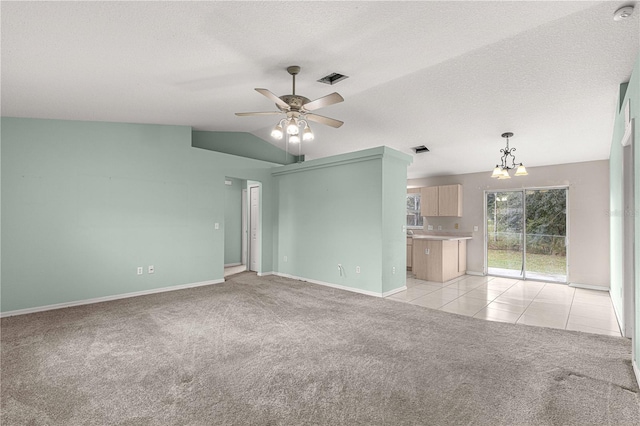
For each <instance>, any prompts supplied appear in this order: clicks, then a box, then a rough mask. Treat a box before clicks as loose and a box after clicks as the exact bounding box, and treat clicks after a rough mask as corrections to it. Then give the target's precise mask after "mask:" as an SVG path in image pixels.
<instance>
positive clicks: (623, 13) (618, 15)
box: [613, 6, 633, 21]
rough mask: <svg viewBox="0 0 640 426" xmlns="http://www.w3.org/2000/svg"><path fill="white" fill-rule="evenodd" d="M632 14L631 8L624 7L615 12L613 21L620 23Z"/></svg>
mask: <svg viewBox="0 0 640 426" xmlns="http://www.w3.org/2000/svg"><path fill="white" fill-rule="evenodd" d="M632 14H633V6H625V7H621V8H620V9H618V10H616V11H615V12H614V14H613V20H614V21H622V20H624V19H627V18H628V17H629V16H631V15H632Z"/></svg>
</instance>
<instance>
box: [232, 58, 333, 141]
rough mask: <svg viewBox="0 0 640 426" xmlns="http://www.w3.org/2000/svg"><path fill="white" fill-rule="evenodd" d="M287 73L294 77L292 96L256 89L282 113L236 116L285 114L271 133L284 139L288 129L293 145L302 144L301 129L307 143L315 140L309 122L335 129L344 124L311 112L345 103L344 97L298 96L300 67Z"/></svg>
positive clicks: (245, 113) (250, 113)
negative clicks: (297, 84) (277, 94)
mask: <svg viewBox="0 0 640 426" xmlns="http://www.w3.org/2000/svg"><path fill="white" fill-rule="evenodd" d="M287 72H288V73H289V74H291V76H292V77H293V90H292V94H291V95H283V96H280V97H278V96H276V95H275V94H273V93H272V92H270V91H269V90H267V89H256V91H257V92H258V93H260V94H261V95H263V96H265V97H267V98H269V99H271V100H272V101H273V102H275V103H276V106H277V107H278V109H279V110H280V111H266V112H236V115H237V116H241V117H243V116H252V115H281V114H284V115H285V118H283V119H281V120H280V121H279V122H278V124H277V125H276V127H275V128H274V129H273V130H272V131H271V136H273V137H274V138H275V139H282V137H283V136H284V129H285V128H286V132H287V134H288V135H289V142H292V143H297V142H300V136H299V133H300V130H299V129H300V127H303V129H304V130H303V132H302V139H303V140H305V141H309V140H313V132H311V128H310V127H309V123H308V122H307V121H315V122H316V123H320V124H325V125H327V126H331V127H335V128H338V127H340V126H342V125H343V124H344V122H342V121H340V120H336V119H333V118H329V117H324V116H322V115H318V114H313V113H312V112H311V111H315V110H317V109H319V108H322V107H326V106H329V105H333V104H337V103H339V102H342V101H344V98H343V97H342V96H340V95H339V94H338V93H336V92H334V93H331V94H329V95H326V96H323V97H321V98H318V99H316V100H313V101H311V100H309V99H308V98H306V97H304V96H300V95H296V75H297V74H298V73H300V67H299V66H297V65H292V66H290V67H288V68H287Z"/></svg>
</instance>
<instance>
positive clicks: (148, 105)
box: [1, 1, 640, 178]
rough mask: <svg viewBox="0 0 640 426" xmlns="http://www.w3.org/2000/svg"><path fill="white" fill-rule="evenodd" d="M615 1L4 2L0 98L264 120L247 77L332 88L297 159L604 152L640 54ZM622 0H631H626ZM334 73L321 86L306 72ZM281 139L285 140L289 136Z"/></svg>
mask: <svg viewBox="0 0 640 426" xmlns="http://www.w3.org/2000/svg"><path fill="white" fill-rule="evenodd" d="M627 4H629V3H628V2H617V1H599V2H588V1H576V2H571V1H553V2H551V1H532V2H524V1H514V2H505V1H490V2H480V1H469V2H466V1H445V2H435V1H423V2H402V1H388V2H377V1H376V2H369V1H358V2H313V1H295V2H272V1H260V2H82V3H79V2H64V3H62V2H6V1H3V2H2V4H1V13H2V28H1V31H2V45H1V48H2V53H1V55H2V56H1V59H2V75H1V77H2V87H1V89H2V92H1V96H2V98H1V100H2V115H3V116H12V117H37V118H54V119H69V120H97V121H115V122H132V123H158V124H171V125H186V126H192V127H193V128H194V129H196V130H213V131H242V132H250V133H253V134H254V135H256V136H258V137H260V138H263V139H264V140H266V141H268V142H271V143H274V144H275V145H277V146H280V147H283V148H284V146H283V143H282V142H276V141H273V140H272V139H271V137H270V136H269V133H270V130H271V129H272V128H273V126H274V125H275V123H276V121H277V117H273V116H271V117H237V116H235V115H234V113H235V112H242V111H272V110H274V109H275V107H274V105H273V103H271V102H270V101H269V100H268V99H266V98H264V97H262V96H260V95H259V94H258V93H256V92H255V91H254V90H253V89H254V88H256V87H260V88H267V89H269V90H271V91H272V92H274V93H276V94H277V95H285V94H289V93H290V92H291V78H290V76H289V75H288V74H287V72H286V70H285V69H286V67H287V66H289V65H300V66H301V67H302V72H301V73H300V75H299V76H298V78H297V81H296V92H297V93H298V94H301V95H304V96H306V97H308V98H310V99H315V98H318V97H321V96H323V95H326V94H328V93H330V92H333V91H337V92H339V93H340V94H341V95H342V96H344V98H345V101H344V102H343V103H340V104H336V105H332V106H329V107H326V108H323V109H321V110H319V111H318V113H319V114H321V115H325V116H329V117H333V118H336V119H340V120H342V121H344V122H345V124H344V126H342V127H341V128H339V129H334V128H330V127H325V126H322V125H319V124H313V123H312V127H313V130H314V132H315V134H316V139H315V140H314V141H313V142H305V143H303V144H302V145H301V146H300V148H299V149H300V152H301V153H303V154H305V155H306V158H307V159H311V158H319V157H325V156H329V155H334V154H340V153H344V152H350V151H355V150H359V149H364V148H368V147H373V146H379V145H387V146H390V147H392V148H395V149H397V150H400V151H402V152H405V153H409V154H413V152H412V151H411V149H410V148H411V147H413V146H416V145H426V146H427V147H428V148H429V149H430V150H431V152H429V153H426V154H420V155H416V156H415V158H414V162H413V164H412V165H411V166H410V168H409V177H410V178H418V177H427V176H436V175H448V174H459V173H471V172H479V171H487V172H490V170H491V169H492V167H493V166H495V163H496V162H497V160H498V156H499V150H500V148H503V146H504V140H503V139H502V138H501V137H500V134H501V133H503V132H506V131H511V132H513V133H515V136H514V137H513V138H512V140H511V144H512V146H515V147H516V148H517V157H518V159H519V160H520V161H523V162H524V163H525V165H527V166H540V165H550V164H560V163H569V162H580V161H589V160H597V159H606V158H608V155H609V147H610V144H611V136H612V129H613V120H614V113H615V109H616V98H617V95H618V91H619V85H620V83H623V82H626V81H628V79H629V77H630V74H631V70H632V68H633V64H634V62H635V60H636V58H637V56H638V54H639V53H640V6H639V5H636V10H635V13H634V14H633V15H632V17H631V18H629V19H627V20H625V21H621V22H616V21H614V20H613V13H614V11H615V10H616V9H618V8H619V7H621V6H623V5H627ZM631 4H633V3H631ZM331 72H338V73H341V74H345V75H347V76H349V78H348V79H346V80H343V81H341V82H339V83H337V84H335V85H333V86H330V85H326V84H322V83H318V82H317V81H316V80H318V79H319V78H321V77H323V76H325V75H327V74H329V73H331ZM294 151H295V152H296V153H297V151H298V148H294Z"/></svg>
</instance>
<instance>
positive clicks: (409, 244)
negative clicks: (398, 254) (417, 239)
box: [407, 237, 413, 269]
mask: <svg viewBox="0 0 640 426" xmlns="http://www.w3.org/2000/svg"><path fill="white" fill-rule="evenodd" d="M412 260H413V238H409V237H407V269H411V261H412Z"/></svg>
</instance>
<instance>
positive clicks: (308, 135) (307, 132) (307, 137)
mask: <svg viewBox="0 0 640 426" xmlns="http://www.w3.org/2000/svg"><path fill="white" fill-rule="evenodd" d="M313 137H314V136H313V132H312V131H311V128H310V127H309V125H306V126H305V128H304V131H303V132H302V140H303V141H305V142H308V141H312V140H313Z"/></svg>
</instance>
